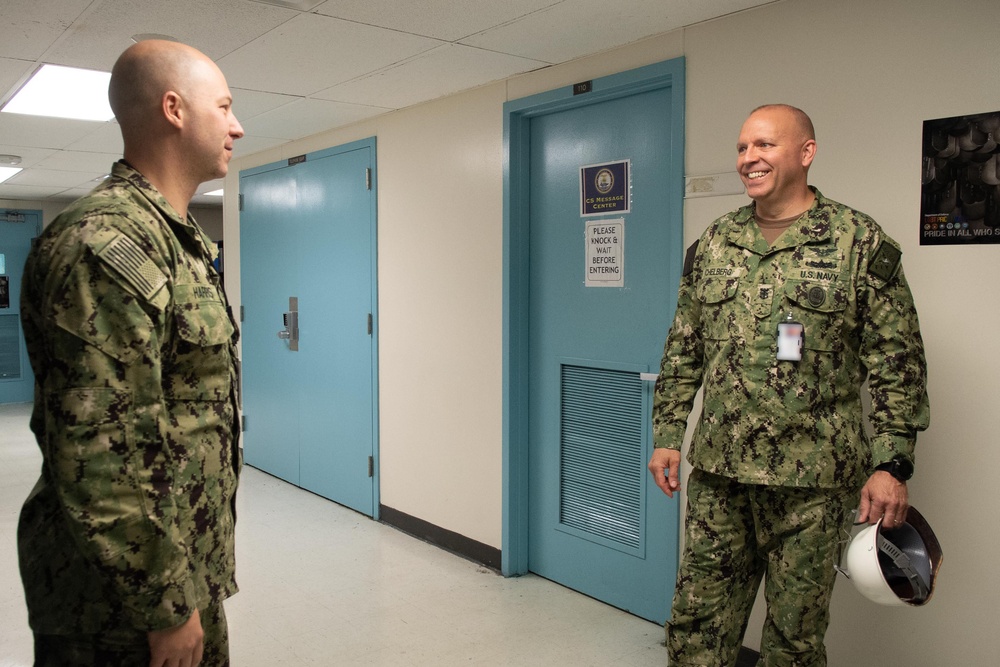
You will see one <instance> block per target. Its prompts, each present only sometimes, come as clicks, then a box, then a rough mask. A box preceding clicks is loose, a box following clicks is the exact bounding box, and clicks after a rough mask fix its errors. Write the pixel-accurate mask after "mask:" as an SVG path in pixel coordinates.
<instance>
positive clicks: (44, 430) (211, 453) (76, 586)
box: [18, 162, 241, 635]
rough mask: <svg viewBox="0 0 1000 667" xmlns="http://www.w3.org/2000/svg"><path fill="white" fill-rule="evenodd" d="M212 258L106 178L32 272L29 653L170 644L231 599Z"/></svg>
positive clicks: (148, 198)
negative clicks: (39, 642) (166, 636)
mask: <svg viewBox="0 0 1000 667" xmlns="http://www.w3.org/2000/svg"><path fill="white" fill-rule="evenodd" d="M215 256H216V250H215V246H214V244H213V243H212V242H211V241H210V240H209V239H208V237H206V236H205V234H204V232H202V231H201V229H200V228H199V227H198V226H197V224H196V223H195V222H194V220H193V219H188V220H184V219H181V218H180V216H179V215H178V214H177V213H176V211H174V210H173V208H172V207H171V206H170V205H169V204H168V203H167V201H166V200H165V199H164V198H163V197H162V195H160V194H159V193H158V192H157V191H156V190H155V188H153V186H152V185H150V184H149V183H148V182H147V181H146V180H145V179H144V178H143V176H142V175H141V174H139V173H138V172H137V171H135V170H134V169H132V168H131V167H129V166H128V165H127V164H125V163H124V162H119V163H117V164H115V165H114V168H113V172H112V176H111V177H110V178H109V179H108V180H107V181H106V182H105V183H103V184H102V185H100V186H98V187H97V188H96V189H95V190H94V191H93V192H92V193H91V194H90V195H88V196H86V197H84V198H83V199H81V200H79V201H77V202H76V203H74V204H72V205H71V206H70V207H69V208H68V209H66V210H65V211H64V212H63V213H62V214H61V215H60V216H59V217H58V218H57V219H56V220H55V221H54V222H53V223H52V224H51V225H50V226H49V227H47V228H46V229H45V231H44V232H43V233H42V235H41V237H40V238H39V239H38V242H37V244H36V246H35V247H34V248H33V250H32V252H31V254H30V255H29V257H28V261H27V263H26V266H25V272H24V286H23V289H22V303H21V312H22V317H23V320H24V333H25V340H26V343H27V346H28V353H29V356H30V358H31V365H32V368H33V370H34V372H35V378H36V386H35V404H34V410H33V413H32V417H31V429H32V431H33V432H34V433H35V436H36V438H37V441H38V445H39V447H40V448H41V450H42V455H43V459H44V460H43V464H42V472H41V477H40V479H39V480H38V483H37V484H36V485H35V487H34V489H33V490H32V491H31V494H30V495H29V497H28V499H27V500H26V501H25V504H24V507H23V509H22V511H21V518H20V523H19V526H18V549H19V556H20V567H21V577H22V580H23V582H24V588H25V597H26V599H27V603H28V613H29V623H30V625H31V627H32V630H33V631H34V632H35V633H36V635H37V634H52V635H69V634H96V633H102V632H106V631H108V630H109V629H110V628H120V627H121V626H122V625H125V626H127V627H130V628H135V629H137V630H140V631H142V632H146V631H148V630H155V629H163V628H167V627H173V626H176V625H178V624H180V623H182V622H183V621H184V620H186V619H187V618H188V617H189V616H190V614H191V613H192V612H193V610H194V609H195V608H198V609H205V608H206V607H208V606H209V605H210V604H212V603H220V602H221V601H222V600H223V599H225V598H226V597H228V596H230V595H232V594H233V593H235V592H236V582H235V578H234V554H233V551H234V539H233V529H234V523H235V513H234V499H235V493H236V486H237V477H238V474H239V469H240V466H241V459H240V452H239V447H238V436H239V433H238V430H237V410H238V398H237V395H236V392H237V388H238V377H237V373H238V370H237V365H238V361H237V358H236V347H235V344H236V340H237V335H238V334H237V325H236V323H235V321H234V320H233V318H232V314H231V312H230V310H229V308H228V305H227V302H226V297H225V294H224V292H223V290H222V287H221V285H220V279H219V276H218V274H217V273H216V272H215V270H214V268H212V266H211V262H212V261H213V259H214V258H215Z"/></svg>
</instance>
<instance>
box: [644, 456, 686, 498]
mask: <svg viewBox="0 0 1000 667" xmlns="http://www.w3.org/2000/svg"><path fill="white" fill-rule="evenodd" d="M648 468H649V472H651V473H652V474H653V481H654V482H656V485H657V486H658V487H660V489H661V490H662V491H663V492H664V493H665V494H667V496H668V497H670V498H673V497H674V491H680V488H681V480H680V468H681V452H680V450H679V449H665V448H659V449H654V450H653V455H652V456H651V457H650V458H649V466H648Z"/></svg>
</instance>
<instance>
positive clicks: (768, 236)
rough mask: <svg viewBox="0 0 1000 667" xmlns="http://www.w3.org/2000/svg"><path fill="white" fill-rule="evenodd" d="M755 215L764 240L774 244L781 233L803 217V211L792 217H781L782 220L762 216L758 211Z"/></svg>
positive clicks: (768, 243)
mask: <svg viewBox="0 0 1000 667" xmlns="http://www.w3.org/2000/svg"><path fill="white" fill-rule="evenodd" d="M753 217H754V220H756V221H757V227H758V228H759V229H760V233H761V234H762V235H763V237H764V240H765V241H767V245H774V242H775V241H777V240H778V237H779V236H781V233H782V232H784V231H785V230H786V229H788V228H789V227H791V226H792V223H793V222H795V221H796V220H798V219H799V218H801V217H802V213H799V214H798V215H793V216H791V217H790V218H781V219H780V220H768V219H766V218H762V217H760V215H759V214H757V213H754V215H753Z"/></svg>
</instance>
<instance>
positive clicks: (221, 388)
mask: <svg viewBox="0 0 1000 667" xmlns="http://www.w3.org/2000/svg"><path fill="white" fill-rule="evenodd" d="M174 333H175V335H176V339H175V341H174V344H173V359H172V364H171V368H170V371H169V372H165V373H164V378H163V384H164V389H165V391H166V392H167V393H168V395H169V396H171V397H172V398H176V399H183V400H208V401H221V400H226V399H228V398H229V391H230V381H231V378H230V365H231V360H230V351H229V344H230V342H231V341H232V339H233V325H232V323H231V322H230V320H229V315H228V313H227V312H226V308H225V306H224V305H223V303H222V301H221V300H220V299H219V296H218V292H217V291H216V289H215V288H214V287H212V286H209V285H177V286H176V287H175V290H174Z"/></svg>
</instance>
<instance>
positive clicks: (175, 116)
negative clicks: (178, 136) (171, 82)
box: [161, 90, 184, 129]
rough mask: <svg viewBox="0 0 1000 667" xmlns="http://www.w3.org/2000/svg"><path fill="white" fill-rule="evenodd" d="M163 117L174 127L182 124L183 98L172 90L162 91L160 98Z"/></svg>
mask: <svg viewBox="0 0 1000 667" xmlns="http://www.w3.org/2000/svg"><path fill="white" fill-rule="evenodd" d="M161 106H162V110H163V117H164V118H165V119H166V120H167V122H168V123H170V124H171V125H173V126H174V127H176V128H178V129H179V128H181V127H182V126H183V125H184V100H183V99H182V98H181V96H180V95H179V94H177V93H176V92H174V91H172V90H168V91H167V92H165V93H163V98H162V99H161Z"/></svg>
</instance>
